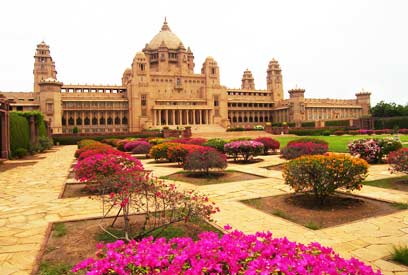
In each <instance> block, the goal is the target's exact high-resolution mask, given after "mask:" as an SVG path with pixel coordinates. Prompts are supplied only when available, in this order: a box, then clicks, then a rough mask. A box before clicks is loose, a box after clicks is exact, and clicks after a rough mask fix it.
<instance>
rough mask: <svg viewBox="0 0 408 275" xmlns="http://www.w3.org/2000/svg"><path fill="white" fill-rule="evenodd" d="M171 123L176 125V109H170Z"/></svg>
mask: <svg viewBox="0 0 408 275" xmlns="http://www.w3.org/2000/svg"><path fill="white" fill-rule="evenodd" d="M171 123H172V125H176V110H171Z"/></svg>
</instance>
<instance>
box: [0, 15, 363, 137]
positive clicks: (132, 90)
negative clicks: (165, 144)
mask: <svg viewBox="0 0 408 275" xmlns="http://www.w3.org/2000/svg"><path fill="white" fill-rule="evenodd" d="M194 69H195V63H194V54H193V52H192V51H191V49H190V47H187V48H186V47H185V46H184V44H183V43H182V41H181V40H180V39H179V38H178V37H177V35H176V34H175V33H173V32H172V31H171V29H170V27H169V25H168V23H167V22H166V20H165V21H164V23H163V26H162V28H161V30H160V32H159V33H158V34H156V35H155V36H154V37H153V39H152V40H151V41H150V42H149V43H148V44H146V45H145V47H144V48H143V49H142V51H141V52H138V53H136V55H135V57H134V58H133V61H132V64H131V66H130V67H129V68H126V69H125V71H124V72H123V75H122V83H121V85H115V86H112V85H109V86H105V85H71V84H64V83H62V82H61V81H59V80H57V71H56V68H55V62H54V61H53V59H52V57H51V53H50V48H49V46H48V45H47V44H46V43H44V42H41V43H40V44H38V45H37V49H36V51H35V55H34V71H33V72H34V87H33V91H32V92H2V93H1V94H3V95H4V96H5V97H6V98H8V99H9V100H10V99H11V100H12V101H11V104H10V108H11V110H19V111H26V110H40V111H41V112H42V113H43V114H44V116H45V118H46V120H47V121H48V123H49V126H50V127H51V129H52V132H53V133H54V134H64V133H72V132H73V129H74V128H77V129H78V130H79V132H80V133H90V134H91V133H109V132H112V133H119V132H120V133H127V132H139V131H141V130H143V129H157V128H162V127H165V126H168V127H173V128H176V127H185V126H192V127H194V128H195V129H205V128H208V129H215V130H216V129H219V130H224V129H226V128H227V127H254V126H256V125H265V124H267V123H279V122H287V123H295V124H296V125H297V126H300V125H301V123H302V122H315V123H316V125H324V122H325V121H329V120H353V119H357V118H360V117H362V116H364V115H368V114H369V108H370V93H368V92H360V93H357V94H356V98H355V99H349V100H340V99H309V98H305V96H304V93H305V90H303V89H300V88H295V89H292V90H289V98H288V99H285V98H284V92H283V80H282V70H281V68H280V65H279V63H278V61H276V60H274V59H272V60H271V61H270V62H269V64H268V66H267V68H266V69H267V70H266V83H267V88H266V90H257V89H256V88H255V81H254V78H253V76H252V73H251V71H249V70H248V69H247V70H246V71H245V72H244V74H243V76H242V86H241V89H229V88H226V87H225V86H223V85H222V84H221V83H220V73H221V72H220V68H219V66H218V64H217V61H216V60H215V59H214V58H212V57H207V58H206V59H205V61H204V63H203V64H202V67H201V71H200V72H199V73H197V72H195V70H194Z"/></svg>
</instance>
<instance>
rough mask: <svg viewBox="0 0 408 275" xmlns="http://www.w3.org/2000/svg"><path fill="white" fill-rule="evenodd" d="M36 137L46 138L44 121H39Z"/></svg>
mask: <svg viewBox="0 0 408 275" xmlns="http://www.w3.org/2000/svg"><path fill="white" fill-rule="evenodd" d="M38 135H39V136H40V137H46V136H48V133H47V128H46V127H45V121H44V120H41V121H40V124H39V126H38Z"/></svg>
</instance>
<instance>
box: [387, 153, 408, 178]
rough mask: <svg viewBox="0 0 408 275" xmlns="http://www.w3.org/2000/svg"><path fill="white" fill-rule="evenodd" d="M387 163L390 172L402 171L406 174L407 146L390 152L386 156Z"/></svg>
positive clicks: (407, 165)
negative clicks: (389, 166)
mask: <svg viewBox="0 0 408 275" xmlns="http://www.w3.org/2000/svg"><path fill="white" fill-rule="evenodd" d="M388 163H389V164H390V165H391V171H392V172H403V173H406V174H408V148H401V149H399V150H398V151H394V152H391V153H390V154H389V156H388Z"/></svg>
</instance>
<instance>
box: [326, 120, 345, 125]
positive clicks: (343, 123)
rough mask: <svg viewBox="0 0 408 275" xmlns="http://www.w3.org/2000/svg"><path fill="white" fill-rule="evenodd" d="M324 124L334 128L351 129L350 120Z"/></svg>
mask: <svg viewBox="0 0 408 275" xmlns="http://www.w3.org/2000/svg"><path fill="white" fill-rule="evenodd" d="M324 124H325V125H326V126H327V127H334V126H343V127H349V126H350V121H349V120H331V121H326V122H325V123H324Z"/></svg>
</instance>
